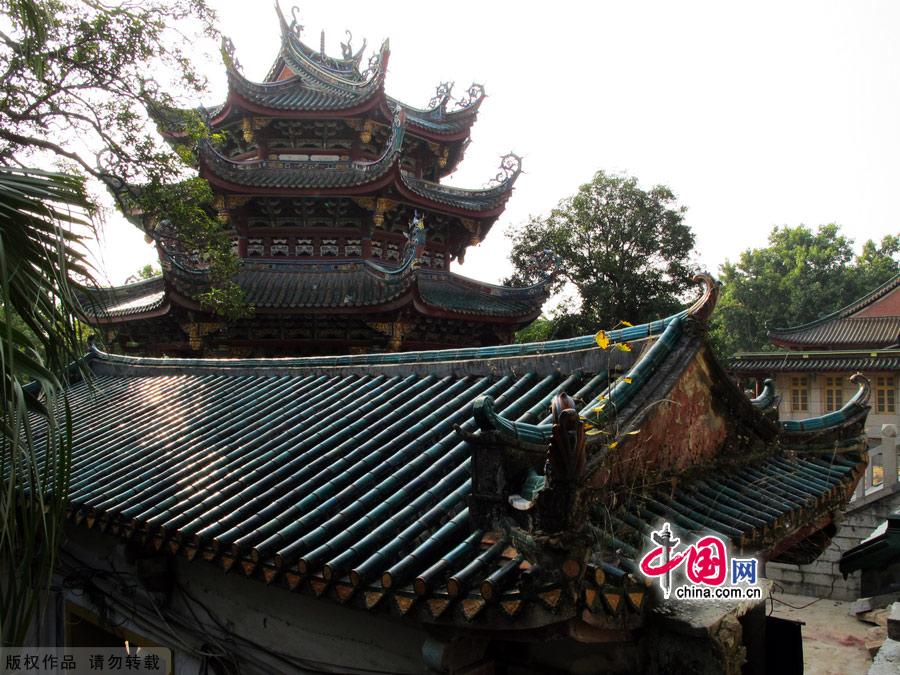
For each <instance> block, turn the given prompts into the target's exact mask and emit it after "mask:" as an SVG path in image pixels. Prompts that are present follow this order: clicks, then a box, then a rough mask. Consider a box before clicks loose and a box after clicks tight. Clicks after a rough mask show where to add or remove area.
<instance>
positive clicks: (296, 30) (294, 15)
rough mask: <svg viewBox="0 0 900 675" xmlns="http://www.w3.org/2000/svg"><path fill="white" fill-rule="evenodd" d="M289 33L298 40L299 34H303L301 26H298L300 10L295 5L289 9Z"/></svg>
mask: <svg viewBox="0 0 900 675" xmlns="http://www.w3.org/2000/svg"><path fill="white" fill-rule="evenodd" d="M290 29H291V32H292V33H293V34H294V35H296V36H297V37H298V38H299V37H300V33H302V32H303V26H301V25H300V8H299V7H297V5H294V6H293V7H291V25H290Z"/></svg>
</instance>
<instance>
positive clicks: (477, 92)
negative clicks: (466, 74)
mask: <svg viewBox="0 0 900 675" xmlns="http://www.w3.org/2000/svg"><path fill="white" fill-rule="evenodd" d="M483 98H484V85H481V84H478V83H477V82H473V83H472V84H470V85H469V88H468V90H467V91H466V95H465V96H463V97H462V98H461V99H459V100H458V101H457V102H456V107H457V108H468V107H469V106H472V105H474V104H476V103H479V102H480V101H481V99H483Z"/></svg>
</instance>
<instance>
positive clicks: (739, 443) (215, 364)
mask: <svg viewBox="0 0 900 675" xmlns="http://www.w3.org/2000/svg"><path fill="white" fill-rule="evenodd" d="M714 300H715V293H714V287H712V286H711V285H710V286H708V287H707V293H706V294H705V295H704V296H703V298H701V300H700V301H698V303H696V304H695V305H694V306H693V307H692V308H691V309H690V310H686V311H685V312H681V313H679V314H677V315H674V316H672V317H668V318H667V319H665V320H662V321H658V322H654V323H653V324H644V325H641V326H635V327H631V328H627V329H622V330H618V331H609V332H607V333H604V334H603V337H604V339H605V341H606V344H607V345H608V346H607V347H605V348H599V349H598V348H597V346H596V345H597V342H595V336H584V337H581V338H575V339H570V340H563V341H554V342H545V343H533V344H526V345H507V346H503V347H488V348H479V349H461V350H447V351H432V352H413V353H399V354H382V355H365V356H337V357H310V358H303V359H252V360H235V359H226V360H202V359H190V360H183V359H143V358H134V357H123V356H115V355H110V354H104V353H101V352H97V351H96V350H95V351H93V352H92V353H91V354H90V355H89V356H88V357H87V360H86V363H87V364H88V366H89V368H90V370H91V371H92V372H93V380H92V382H91V383H90V384H88V383H85V382H76V383H73V384H72V386H71V390H70V392H69V397H68V400H69V402H70V405H71V407H72V412H73V416H74V418H75V419H76V420H78V422H77V424H76V426H75V429H74V439H73V451H72V452H73V468H72V479H71V488H70V503H71V510H70V515H71V517H72V519H73V520H74V522H75V523H79V524H82V525H84V526H87V527H92V528H94V529H97V530H101V531H104V532H108V533H111V534H114V535H117V536H119V537H122V538H125V539H130V540H133V541H134V542H135V543H137V544H143V545H146V546H149V547H155V548H157V549H163V550H167V551H170V552H171V553H172V554H177V555H185V556H187V557H188V558H189V559H191V560H197V561H199V560H200V559H201V558H202V559H204V560H206V561H208V562H211V563H214V564H217V565H219V566H221V567H223V568H225V569H226V570H234V571H240V572H242V573H243V574H245V575H247V576H249V577H252V578H258V579H260V580H263V581H265V582H267V583H270V584H274V585H276V586H283V587H285V588H290V589H294V590H300V591H303V592H307V593H310V594H315V595H318V596H322V597H323V598H328V599H332V600H335V601H337V602H341V603H346V604H351V605H355V606H358V607H361V608H365V609H369V610H373V611H389V612H391V613H395V614H399V615H407V616H410V617H415V618H416V619H418V620H419V621H423V622H429V623H434V622H437V623H443V624H462V625H472V626H475V627H477V626H487V625H491V626H493V627H495V628H496V627H507V628H509V629H533V628H537V627H540V626H543V625H548V624H555V623H559V622H563V621H568V620H569V619H571V618H572V617H575V616H581V614H580V613H581V611H583V610H586V611H587V612H589V613H591V614H593V615H597V616H600V617H602V618H603V620H604V621H611V622H612V623H611V624H610V626H611V627H620V628H633V627H635V626H636V625H639V622H640V620H641V616H642V615H643V612H644V610H645V609H646V608H647V607H648V606H649V605H650V604H651V603H652V599H651V595H650V593H649V591H648V589H647V586H646V585H645V584H644V582H643V581H642V580H639V579H638V578H637V577H636V576H635V575H636V574H638V572H637V565H636V559H637V556H638V555H639V552H640V550H641V549H642V548H643V547H644V544H645V538H646V537H648V536H649V535H648V533H649V531H650V530H651V529H652V528H653V527H655V526H656V524H657V522H658V521H660V520H662V519H665V520H667V521H670V522H672V523H673V526H677V527H679V528H681V529H682V531H684V532H689V533H694V534H695V535H697V536H699V535H700V534H701V533H702V534H709V533H715V534H718V535H720V536H721V537H723V538H724V539H725V540H727V541H730V542H731V544H732V546H733V547H734V550H735V551H742V552H747V551H757V552H765V553H764V555H765V556H767V557H769V558H770V559H771V558H779V557H780V558H781V559H788V560H790V559H802V558H803V557H804V556H806V555H808V554H809V550H807V549H804V546H807V547H808V548H810V549H816V550H819V549H818V548H817V547H819V544H820V543H821V542H819V543H815V544H812V543H807V544H804V541H806V539H805V538H808V537H810V536H811V535H814V534H815V533H816V532H817V531H818V530H817V528H820V527H822V523H823V522H824V521H823V520H822V519H823V518H825V519H826V520H827V518H828V516H829V514H831V513H832V512H833V511H834V510H835V509H838V508H840V507H841V506H842V504H843V503H845V501H846V499H847V498H848V496H849V494H850V493H851V492H852V489H853V487H854V484H855V482H856V480H858V478H859V476H860V474H861V471H862V469H863V467H864V466H865V459H864V455H863V451H862V448H863V447H864V445H860V441H859V435H860V430H861V424H862V423H863V422H864V420H865V414H866V411H867V410H868V408H867V397H868V388H867V385H866V384H865V383H864V382H863V383H861V385H860V392H859V394H858V395H857V396H856V397H854V398H853V399H852V400H851V401H849V402H848V403H847V404H846V405H845V406H844V408H842V409H841V410H840V411H838V412H837V413H830V414H829V416H826V417H823V418H815V419H813V420H808V421H806V422H784V423H781V424H776V423H774V422H772V421H771V419H769V418H768V417H766V416H765V415H764V410H763V408H764V407H765V406H767V405H768V404H767V403H766V402H765V401H750V400H748V399H746V398H745V397H744V396H743V394H742V393H741V392H740V391H739V390H738V389H737V388H736V387H735V386H734V385H733V384H732V383H731V381H730V380H729V378H728V377H727V375H725V373H724V371H723V370H722V369H721V366H719V365H718V364H717V361H716V360H715V357H714V356H713V354H712V352H711V350H710V349H709V348H708V346H707V345H706V342H705V337H704V331H703V330H702V328H699V325H700V324H701V323H702V322H704V321H705V320H706V319H707V317H708V313H709V311H711V303H713V302H714ZM617 374H621V375H622V376H621V377H617ZM563 393H571V395H572V397H573V398H574V400H575V401H577V402H578V403H577V405H578V407H579V409H580V410H581V412H580V415H581V416H582V419H584V418H589V417H594V418H596V417H597V416H598V415H600V416H602V415H606V414H607V413H598V412H596V411H597V410H603V409H604V408H605V409H606V410H607V411H608V410H609V409H611V408H614V409H615V410H616V411H617V415H618V417H616V418H609V419H608V422H609V424H611V426H609V425H607V423H601V422H599V421H598V424H601V426H600V427H597V428H596V429H595V430H594V431H591V432H590V434H589V435H588V437H587V440H586V441H585V442H586V449H587V453H588V458H587V464H586V465H582V471H583V472H584V473H583V474H580V477H578V478H577V480H576V482H575V483H574V484H573V485H577V486H578V489H579V490H581V489H585V490H588V492H589V493H590V494H593V495H594V496H593V497H592V498H591V499H586V500H582V501H578V502H577V503H578V504H581V505H582V506H581V507H579V508H582V507H588V511H587V512H586V513H587V515H586V518H587V524H586V525H585V522H584V521H582V520H579V521H578V522H579V523H580V525H579V527H582V526H585V527H587V530H586V532H587V533H588V535H589V539H590V541H592V542H593V544H591V546H592V547H593V548H589V549H588V550H587V551H585V552H582V553H578V554H577V555H576V557H575V560H576V561H577V560H582V561H584V560H588V561H589V563H588V565H586V566H584V565H583V564H582V563H577V562H576V563H575V566H574V567H572V565H571V564H567V566H566V565H564V566H563V568H562V569H564V570H566V572H565V574H563V573H562V572H561V571H560V568H559V567H557V566H555V565H549V564H546V563H541V564H535V557H534V556H535V555H537V556H538V557H539V558H540V557H541V556H543V555H544V554H547V556H549V557H546V560H548V561H554V560H555V561H558V562H559V563H560V564H562V560H563V558H559V557H558V556H557V554H556V553H554V552H553V551H555V550H556V549H553V547H554V546H557V547H558V546H559V545H558V544H552V543H551V544H541V543H539V542H540V541H545V539H539V538H536V537H531V538H529V537H523V536H521V535H520V534H516V529H515V527H512V529H508V528H507V527H506V526H502V525H499V524H497V523H498V522H499V521H491V516H490V514H491V513H492V512H494V511H496V509H509V510H510V513H511V514H515V513H516V512H517V510H518V509H526V510H527V509H532V508H533V509H534V511H533V513H534V514H535V515H534V517H535V518H537V519H538V520H536V521H535V522H542V521H541V520H540V519H541V518H543V517H544V515H545V514H544V512H543V511H542V510H541V509H542V508H544V507H543V506H542V505H543V504H544V501H545V500H549V499H550V498H551V496H552V495H553V494H555V493H553V490H558V489H560V488H559V487H558V485H557V483H555V482H554V481H556V480H558V478H553V476H558V474H555V473H554V474H553V476H548V477H540V476H537V475H535V476H534V477H533V478H534V479H535V480H532V478H529V479H528V480H527V481H525V483H526V484H528V485H530V486H531V487H530V488H529V489H530V490H531V492H530V493H528V494H526V492H525V489H524V487H523V488H518V487H517V483H516V480H517V479H516V476H517V473H516V472H518V471H521V467H522V462H526V463H527V464H528V465H533V467H537V470H538V471H543V470H545V468H544V467H545V464H546V466H551V465H553V466H556V464H555V462H556V461H557V459H556V458H557V454H556V453H557V450H555V449H554V448H558V446H557V443H558V441H557V440H553V439H556V438H558V437H557V436H555V435H554V434H556V431H554V429H555V428H556V426H557V425H558V424H562V422H561V421H560V418H559V415H558V408H557V405H558V401H560V400H561V399H560V396H561V395H563ZM684 396H688V397H692V398H690V399H682V397H684ZM563 398H567V397H565V396H564V397H563ZM672 400H675V401H676V402H682V403H684V404H685V405H675V406H671V405H668V404H667V403H666V401H670V402H671V401H672ZM713 401H714V402H713ZM551 403H552V404H553V405H552V406H551ZM688 403H690V405H687V404H688ZM710 406H712V407H710ZM692 410H698V411H700V412H697V413H696V415H698V417H697V419H694V417H692V415H693V414H694V413H691V412H685V411H692ZM592 411H594V412H592ZM667 411H668V412H667ZM673 411H674V412H673ZM671 414H677V415H679V417H678V419H679V420H680V421H679V423H678V424H677V425H675V426H673V424H672V419H670V417H669V416H670V415H671ZM574 419H575V420H576V422H577V420H578V416H576V417H575V418H574ZM699 420H703V422H702V427H696V428H695V426H694V425H695V423H697V424H699V423H700V422H699ZM577 423H579V424H580V422H577ZM656 425H663V426H662V427H660V429H665V430H667V431H666V433H659V434H658V433H656V429H657V426H656ZM676 429H682V430H683V433H684V434H688V436H686V437H685V438H688V437H689V438H690V439H691V440H690V446H691V449H690V452H686V451H685V449H684V448H683V447H681V446H680V445H679V443H681V441H682V440H685V439H682V438H680V437H679V433H682V432H678V431H676ZM692 429H693V430H694V431H691V430H692ZM701 429H702V432H701ZM604 430H606V431H604ZM580 433H581V434H582V435H583V434H584V431H583V430H582V431H581V432H580ZM610 434H611V435H610ZM548 439H550V440H548ZM614 440H615V442H613V441H614ZM560 442H561V441H560ZM685 442H686V441H685ZM547 444H549V445H547ZM617 446H618V447H617ZM548 448H549V450H548ZM679 448H680V449H679ZM836 448H837V450H836ZM548 452H549V454H548ZM647 453H651V454H652V457H653V458H654V459H653V462H652V464H651V465H648V466H652V468H646V467H645V466H644V464H642V463H640V462H638V463H637V464H635V462H636V461H638V460H640V459H641V458H642V457H645V456H646V454H647ZM698 453H699V454H698ZM703 453H713V454H711V455H706V456H704V454H703ZM795 453H798V454H797V455H795ZM548 458H549V459H548ZM626 460H627V461H626ZM494 461H501V464H500V465H499V467H497V468H496V470H499V471H502V472H511V473H506V474H503V475H506V480H507V481H511V482H508V483H507V484H506V487H503V488H502V489H501V490H500V491H499V492H497V491H495V492H494V493H493V494H486V493H485V491H484V487H485V480H488V481H490V480H492V477H494V476H496V475H498V474H496V473H495V468H492V466H493V465H491V464H490V462H494ZM485 462H489V463H488V464H485ZM516 467H520V468H516ZM532 470H534V469H532ZM673 471H674V473H672V472H673ZM598 472H599V473H598ZM635 472H638V473H637V474H635ZM632 474H634V475H632ZM641 474H644V475H643V476H642V478H641V479H640V480H637V479H636V478H635V476H637V475H641ZM537 479H542V480H544V481H546V483H545V484H544V485H545V486H544V487H543V488H540V487H537V485H538V484H539V483H540V481H539V480H537ZM564 485H570V484H569V483H565V484H564ZM566 489H569V488H566ZM511 490H520V492H519V493H517V494H507V492H510V491H511ZM542 490H549V492H542ZM585 494H588V493H585ZM507 502H508V503H507ZM554 503H555V502H553V501H552V500H550V501H549V502H548V503H547V507H548V508H549V507H552V506H553V504H554ZM534 504H536V506H532V505H534ZM486 505H488V506H486ZM485 509H487V510H485ZM510 517H512V516H510ZM504 522H507V521H504ZM509 522H512V521H509ZM490 523H493V524H490ZM573 541H577V542H580V541H582V539H578V538H576V539H574V540H573ZM799 544H803V546H801V549H803V550H801V552H800V553H799V554H796V555H799V556H800V558H792V557H791V555H794V554H791V551H792V550H794V549H796V547H797V546H798V545H799ZM572 545H575V544H572ZM581 545H582V544H580V543H579V544H577V546H581ZM535 546H537V549H536V550H532V549H534V547H535ZM545 546H549V547H550V549H553V551H550V552H549V553H548V550H547V549H545V548H544V547H545ZM567 546H568V544H567ZM579 550H580V549H579ZM567 555H568V554H567ZM578 556H582V557H580V558H579V557H578ZM785 556H786V558H785ZM542 559H543V558H542ZM196 564H202V563H199V562H198V563H196Z"/></svg>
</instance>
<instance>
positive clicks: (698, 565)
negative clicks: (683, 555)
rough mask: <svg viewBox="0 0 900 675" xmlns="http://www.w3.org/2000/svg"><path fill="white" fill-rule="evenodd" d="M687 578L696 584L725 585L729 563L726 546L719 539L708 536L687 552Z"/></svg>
mask: <svg viewBox="0 0 900 675" xmlns="http://www.w3.org/2000/svg"><path fill="white" fill-rule="evenodd" d="M685 571H686V572H687V577H688V579H690V580H691V581H692V582H694V583H695V584H706V585H707V586H721V585H722V584H723V583H725V576H726V574H727V572H728V563H727V561H726V559H725V544H723V543H722V540H721V539H719V538H718V537H713V536H706V537H703V538H702V539H701V540H700V541H698V542H697V543H696V544H694V545H693V546H691V547H690V548H689V549H688V550H687V569H686V570H685Z"/></svg>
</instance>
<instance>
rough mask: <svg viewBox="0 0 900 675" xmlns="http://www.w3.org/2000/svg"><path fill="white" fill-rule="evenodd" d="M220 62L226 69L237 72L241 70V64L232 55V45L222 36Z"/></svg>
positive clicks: (229, 40) (228, 39)
mask: <svg viewBox="0 0 900 675" xmlns="http://www.w3.org/2000/svg"><path fill="white" fill-rule="evenodd" d="M222 60H223V61H224V62H225V66H226V67H227V68H232V69H233V70H237V71H240V70H241V62H240V61H238V60H237V57H236V56H235V55H234V43H233V42H232V41H231V39H230V38H227V37H225V36H224V35H223V36H222Z"/></svg>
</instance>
